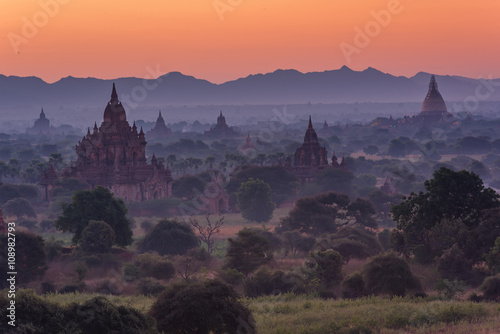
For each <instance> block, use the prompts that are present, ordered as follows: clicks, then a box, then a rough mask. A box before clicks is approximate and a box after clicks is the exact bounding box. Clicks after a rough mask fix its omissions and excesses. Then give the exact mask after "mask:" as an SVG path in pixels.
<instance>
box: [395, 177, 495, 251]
mask: <svg viewBox="0 0 500 334" xmlns="http://www.w3.org/2000/svg"><path fill="white" fill-rule="evenodd" d="M424 186H425V190H426V192H425V193H423V192H420V193H419V194H415V193H411V194H410V196H409V197H408V198H404V199H403V202H401V203H400V204H397V205H394V206H393V207H392V210H391V213H392V215H393V218H394V220H395V221H396V222H397V231H395V232H394V233H400V234H401V237H399V238H398V240H399V242H400V247H403V248H406V249H407V251H406V252H405V253H406V254H410V253H414V252H415V250H416V249H429V250H431V251H432V247H431V238H430V236H431V232H432V230H433V228H434V229H436V227H435V226H436V225H438V224H443V223H446V221H448V222H453V224H463V226H464V227H463V229H464V231H466V234H467V233H468V232H472V231H475V230H478V229H479V230H480V229H481V228H480V222H481V215H482V210H485V209H493V208H498V207H499V206H500V202H499V201H498V197H499V196H498V194H496V193H495V191H493V190H492V189H491V188H485V187H484V185H483V182H482V180H481V179H480V178H479V176H477V175H476V174H474V173H469V172H468V171H465V170H462V171H459V172H454V171H452V170H450V169H447V168H445V167H441V168H440V169H439V170H437V171H436V172H435V173H434V178H433V179H431V180H427V181H425V183H424ZM440 230H442V229H438V231H440ZM464 244H466V242H464ZM491 245H492V244H490V245H489V246H490V247H491ZM469 246H470V243H469ZM461 248H462V249H463V250H464V252H465V253H469V254H472V253H473V251H472V250H468V251H466V250H465V249H464V248H466V246H463V247H461ZM442 251H443V250H440V251H438V252H437V253H435V254H433V255H434V256H440V255H441V254H442ZM430 257H432V255H431V256H430ZM471 257H474V256H472V255H471ZM473 260H474V261H477V256H475V258H473Z"/></svg>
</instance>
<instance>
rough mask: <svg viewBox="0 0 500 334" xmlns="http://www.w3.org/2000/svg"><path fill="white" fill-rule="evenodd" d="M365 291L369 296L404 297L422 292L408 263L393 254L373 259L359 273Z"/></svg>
mask: <svg viewBox="0 0 500 334" xmlns="http://www.w3.org/2000/svg"><path fill="white" fill-rule="evenodd" d="M361 273H362V275H363V281H364V282H365V290H366V292H367V293H368V294H371V295H375V296H378V295H389V296H405V295H407V294H409V293H415V294H419V293H421V292H422V289H421V286H420V282H419V281H418V279H417V278H416V277H415V276H413V274H412V272H411V271H410V267H409V266H408V263H407V262H406V261H405V260H403V259H400V258H398V257H396V256H395V255H393V254H385V255H379V256H376V257H374V258H373V259H372V260H371V261H370V262H368V263H367V264H365V265H364V266H363V269H362V271H361Z"/></svg>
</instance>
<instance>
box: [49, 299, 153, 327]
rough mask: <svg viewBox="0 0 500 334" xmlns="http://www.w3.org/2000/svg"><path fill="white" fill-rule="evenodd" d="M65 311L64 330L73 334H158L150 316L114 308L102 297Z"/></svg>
mask: <svg viewBox="0 0 500 334" xmlns="http://www.w3.org/2000/svg"><path fill="white" fill-rule="evenodd" d="M65 311H66V312H65V318H66V319H67V325H66V329H70V332H73V333H80V332H81V333H96V334H105V333H123V334H136V333H141V334H157V333H158V332H157V331H156V329H155V323H154V320H153V319H152V318H151V317H150V316H148V315H144V314H142V313H141V312H139V311H138V310H136V309H134V308H132V307H125V306H116V305H114V304H112V303H111V302H110V301H109V300H107V299H106V298H105V297H103V296H99V297H94V298H92V299H90V300H87V301H86V302H84V303H82V304H81V305H79V304H76V303H73V304H71V305H69V306H68V307H67V308H66V310H65ZM49 332H54V331H53V330H49Z"/></svg>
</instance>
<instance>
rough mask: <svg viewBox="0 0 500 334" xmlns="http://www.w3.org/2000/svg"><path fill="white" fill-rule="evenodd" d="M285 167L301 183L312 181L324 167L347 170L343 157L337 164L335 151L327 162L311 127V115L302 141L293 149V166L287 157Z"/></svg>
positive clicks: (323, 149) (324, 149)
mask: <svg viewBox="0 0 500 334" xmlns="http://www.w3.org/2000/svg"><path fill="white" fill-rule="evenodd" d="M285 167H286V168H289V169H291V170H292V171H293V172H294V173H295V174H296V175H297V176H298V177H299V179H300V180H301V181H302V182H303V183H304V182H310V181H312V180H313V179H314V177H315V176H316V174H318V173H319V172H321V171H323V170H325V169H326V168H342V169H343V170H347V165H346V162H345V158H342V161H341V163H340V164H339V163H338V162H337V156H336V155H335V152H334V153H333V156H332V163H331V164H330V163H329V162H328V153H327V151H326V148H325V147H324V146H321V145H320V143H319V141H318V135H317V134H316V131H315V130H314V128H313V125H312V120H311V116H309V125H308V127H307V130H306V133H305V135H304V142H303V144H302V146H300V147H298V148H297V150H296V151H295V154H294V164H293V167H292V165H291V161H290V158H289V157H288V158H287V159H286V161H285Z"/></svg>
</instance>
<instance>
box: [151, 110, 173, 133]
mask: <svg viewBox="0 0 500 334" xmlns="http://www.w3.org/2000/svg"><path fill="white" fill-rule="evenodd" d="M146 135H147V137H148V138H149V139H164V138H168V137H171V136H172V130H170V128H169V127H167V126H166V125H165V120H164V119H163V117H162V115H161V110H160V111H159V112H158V118H157V119H156V125H155V126H154V128H152V129H151V130H149V131H148V132H147V133H146Z"/></svg>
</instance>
